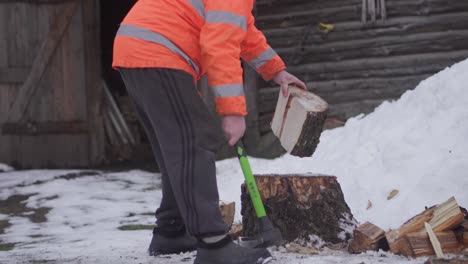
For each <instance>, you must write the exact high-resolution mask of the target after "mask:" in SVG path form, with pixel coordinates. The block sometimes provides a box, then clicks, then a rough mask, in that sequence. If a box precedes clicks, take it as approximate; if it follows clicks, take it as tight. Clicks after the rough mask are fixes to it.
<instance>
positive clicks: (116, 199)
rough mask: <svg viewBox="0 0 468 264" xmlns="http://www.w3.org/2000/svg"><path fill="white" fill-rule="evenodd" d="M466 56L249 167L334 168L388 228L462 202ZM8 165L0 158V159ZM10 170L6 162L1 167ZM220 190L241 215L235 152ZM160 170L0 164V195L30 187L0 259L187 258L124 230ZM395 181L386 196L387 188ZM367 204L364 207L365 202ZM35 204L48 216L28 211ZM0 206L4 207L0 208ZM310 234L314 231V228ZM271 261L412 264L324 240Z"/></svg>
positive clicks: (146, 202)
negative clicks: (312, 251)
mask: <svg viewBox="0 0 468 264" xmlns="http://www.w3.org/2000/svg"><path fill="white" fill-rule="evenodd" d="M467 72H468V60H466V61H463V62H461V63H458V64H456V65H454V66H453V67H451V68H450V69H446V70H444V71H442V72H440V73H439V74H436V75H435V76H433V77H431V78H429V79H427V80H425V81H423V82H421V84H420V85H419V86H418V87H417V88H416V89H415V90H414V91H409V92H407V93H405V94H404V95H403V96H402V97H401V99H399V100H398V101H395V102H386V103H384V104H382V105H381V106H380V107H378V108H377V109H376V110H375V111H374V112H373V113H371V114H369V115H367V116H358V117H355V118H353V119H351V120H349V121H348V122H347V123H346V125H345V126H344V127H342V128H337V129H334V130H330V131H325V132H324V133H323V134H322V137H321V143H320V145H319V147H318V149H317V151H316V153H315V154H314V156H313V157H312V158H303V159H301V158H297V157H293V156H290V155H285V156H283V157H280V158H278V159H275V160H263V159H255V158H250V163H251V166H252V170H253V172H254V173H257V174H263V173H316V174H328V175H334V176H337V177H338V181H339V182H340V184H341V186H342V189H343V192H344V195H345V199H346V201H347V203H348V204H349V206H350V208H351V211H352V212H353V214H354V217H355V218H356V219H357V220H358V221H360V222H364V221H371V222H373V223H374V224H376V225H378V226H380V227H382V228H384V229H389V228H394V227H397V226H399V225H401V224H402V223H403V222H404V221H405V220H407V219H408V218H410V217H411V216H413V215H414V214H417V213H419V212H420V211H422V210H423V209H424V206H428V205H433V204H437V203H440V202H443V201H445V200H447V199H448V198H449V197H450V196H455V197H456V199H457V200H458V202H459V204H460V205H462V206H468V194H467V192H466V190H467V189H468V177H467V175H466V172H467V171H468V153H467V152H466V151H464V150H466V149H467V148H468V137H467V136H466V135H468V122H467V121H468V107H467V105H468V92H467V91H466V87H467V86H466V83H468V74H467ZM5 167H6V168H8V167H7V166H4V165H2V164H0V169H2V168H5ZM8 170H9V169H8ZM217 174H218V186H219V189H220V198H221V200H224V201H236V207H237V208H236V221H240V213H239V211H240V201H239V199H240V198H239V197H240V185H241V183H242V182H243V176H242V171H241V169H240V165H239V164H238V161H237V159H228V160H224V161H220V162H218V163H217ZM160 185H161V182H160V175H158V174H153V173H148V172H144V171H139V170H133V171H127V172H119V173H113V172H104V171H77V170H75V171H72V170H61V171H60V170H34V171H9V172H4V173H0V200H5V199H7V198H8V197H12V195H28V196H29V197H26V198H27V199H26V200H25V201H24V202H23V204H24V205H26V206H27V207H28V208H29V209H28V211H25V212H23V213H21V214H14V215H13V214H10V215H5V214H1V213H0V221H5V220H8V221H9V222H10V224H11V226H10V227H8V228H6V230H5V233H4V234H0V245H1V244H2V243H15V247H14V249H13V250H11V251H0V263H31V262H35V263H43V262H44V261H46V260H47V261H49V263H165V264H173V263H174V264H175V263H186V262H189V263H191V262H192V259H193V254H194V253H187V254H181V255H177V256H168V257H158V258H153V257H149V256H146V248H147V246H148V243H149V241H150V239H151V231H149V230H142V231H122V230H119V227H121V226H124V225H129V224H140V225H152V224H153V223H154V216H153V215H152V214H153V212H154V210H155V209H156V207H157V205H158V204H159V201H160V199H161V195H162V194H161V190H160ZM393 189H398V190H399V193H398V195H396V196H395V197H394V198H393V199H391V200H387V195H388V194H389V193H390V192H391V191H392V190H393ZM369 201H370V202H371V203H372V207H371V208H370V209H367V206H368V202H369ZM38 208H42V209H47V208H50V211H49V212H48V213H47V221H45V222H41V221H36V222H33V221H32V216H33V215H34V214H35V210H37V209H38ZM0 212H3V211H1V210H0ZM314 241H316V243H318V244H323V243H320V239H319V238H316V237H314ZM272 253H273V255H274V257H275V259H276V260H275V261H274V262H273V263H275V264H282V263H298V264H310V263H316V264H333V263H350V264H358V263H388V264H397V263H403V264H420V263H423V262H424V260H425V259H407V258H403V257H399V256H394V255H392V254H389V253H385V252H368V253H366V254H361V255H349V254H348V253H346V252H343V251H336V250H327V249H326V248H325V249H324V250H323V251H321V252H320V254H319V255H301V254H293V253H287V252H285V250H284V248H283V249H281V248H280V249H279V250H274V251H273V252H272Z"/></svg>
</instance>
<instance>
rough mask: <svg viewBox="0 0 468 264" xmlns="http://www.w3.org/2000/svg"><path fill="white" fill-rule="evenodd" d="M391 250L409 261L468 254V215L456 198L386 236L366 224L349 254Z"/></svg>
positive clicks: (360, 227)
mask: <svg viewBox="0 0 468 264" xmlns="http://www.w3.org/2000/svg"><path fill="white" fill-rule="evenodd" d="M379 249H381V250H390V251H391V252H392V253H394V254H399V255H403V256H407V257H423V256H437V257H438V258H443V257H444V254H446V253H450V254H466V253H467V251H468V250H467V249H468V213H467V211H466V209H464V208H463V207H460V206H459V205H458V203H457V201H456V200H455V198H454V197H452V198H450V199H449V200H447V201H446V202H444V203H441V204H439V205H435V206H432V207H430V208H426V210H424V211H423V212H422V213H420V214H418V215H416V216H414V217H413V218H411V219H409V220H408V221H407V222H406V223H404V224H403V225H401V226H400V227H398V228H397V229H394V230H390V231H388V232H385V231H384V230H382V229H381V228H379V227H378V226H376V225H374V224H372V223H370V222H366V223H364V224H362V225H361V226H359V227H358V228H356V229H355V230H354V238H353V240H352V241H351V242H350V245H349V247H348V251H349V252H351V253H362V252H366V251H368V250H379Z"/></svg>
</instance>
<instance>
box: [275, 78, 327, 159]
mask: <svg viewBox="0 0 468 264" xmlns="http://www.w3.org/2000/svg"><path fill="white" fill-rule="evenodd" d="M327 112H328V104H327V103H326V102H325V101H324V100H323V99H321V98H320V97H318V96H317V95H315V94H313V93H311V92H308V91H305V90H303V89H300V88H297V87H295V86H290V87H289V94H288V97H284V96H283V95H282V93H281V89H280V95H279V97H278V102H277V104H276V109H275V114H274V116H273V120H272V122H271V129H272V131H273V134H275V135H276V136H277V137H278V138H279V140H280V142H281V146H283V148H284V149H285V150H286V151H287V152H289V153H290V154H291V155H293V156H298V157H310V156H312V154H313V153H314V152H315V149H316V148H317V145H318V143H319V138H320V134H321V133H322V130H323V125H324V124H325V120H326V118H327Z"/></svg>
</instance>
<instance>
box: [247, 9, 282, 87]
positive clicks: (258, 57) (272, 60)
mask: <svg viewBox="0 0 468 264" xmlns="http://www.w3.org/2000/svg"><path fill="white" fill-rule="evenodd" d="M241 48H242V52H241V56H242V59H243V60H244V61H246V62H247V63H248V64H249V65H250V66H252V67H253V68H254V69H255V70H256V71H257V72H258V73H259V74H260V75H262V77H263V79H265V80H266V81H268V80H270V79H272V78H273V77H274V76H275V74H276V73H278V72H279V71H281V70H284V69H286V66H285V64H284V62H283V60H282V59H281V58H280V56H278V54H276V52H275V51H274V50H273V49H272V48H271V47H270V46H269V45H268V43H267V41H266V38H265V36H264V35H263V33H262V32H261V31H260V30H258V29H257V28H256V27H255V18H254V17H253V15H252V14H250V15H249V19H248V23H247V34H246V37H245V39H244V41H243V42H242V46H241Z"/></svg>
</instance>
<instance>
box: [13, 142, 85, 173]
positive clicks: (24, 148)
mask: <svg viewBox="0 0 468 264" xmlns="http://www.w3.org/2000/svg"><path fill="white" fill-rule="evenodd" d="M12 138H13V144H14V145H15V148H14V151H12V163H13V164H21V167H19V168H23V169H26V168H51V169H53V168H64V167H68V168H70V167H74V168H80V167H85V166H87V162H88V160H87V151H88V144H87V139H88V137H87V135H66V134H54V135H41V136H40V137H36V136H14V137H12Z"/></svg>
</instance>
